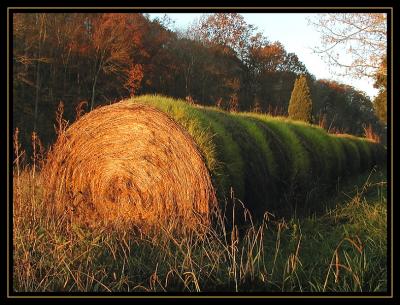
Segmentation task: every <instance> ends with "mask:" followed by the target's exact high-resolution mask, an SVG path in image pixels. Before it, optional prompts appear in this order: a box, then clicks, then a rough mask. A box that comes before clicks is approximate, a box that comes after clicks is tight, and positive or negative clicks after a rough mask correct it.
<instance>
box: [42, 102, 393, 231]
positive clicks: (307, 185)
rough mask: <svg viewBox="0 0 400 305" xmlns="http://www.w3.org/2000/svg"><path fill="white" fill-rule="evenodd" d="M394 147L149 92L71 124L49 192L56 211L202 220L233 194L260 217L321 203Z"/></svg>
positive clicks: (52, 161)
mask: <svg viewBox="0 0 400 305" xmlns="http://www.w3.org/2000/svg"><path fill="white" fill-rule="evenodd" d="M385 154H386V150H385V148H384V147H383V146H382V145H380V144H378V143H374V142H372V141H368V140H366V139H362V138H358V137H354V136H349V135H331V134H328V133H327V132H326V131H324V130H323V129H321V128H319V127H318V126H315V125H311V124H307V123H302V122H297V121H292V120H288V119H287V118H283V117H271V116H268V115H262V114H254V113H228V112H225V111H222V110H220V109H217V108H214V107H203V106H196V105H191V104H188V103H186V102H185V101H183V100H177V99H172V98H167V97H163V96H150V95H146V96H139V97H136V98H133V99H128V100H125V101H122V102H119V103H116V104H113V105H110V106H104V107H101V108H98V109H96V110H94V111H92V112H90V113H88V114H86V115H85V116H83V117H82V118H81V119H80V120H79V121H77V122H75V123H74V124H72V125H71V126H70V128H69V129H68V130H67V131H66V132H65V133H64V134H63V135H62V136H61V137H60V138H59V139H58V140H57V142H56V144H55V146H54V148H53V149H52V151H51V153H50V155H49V161H48V164H47V166H46V170H45V173H46V175H47V177H48V179H47V183H46V189H47V194H48V196H47V197H48V198H49V203H50V206H52V207H54V210H55V211H57V212H62V213H64V212H65V211H66V210H73V215H76V217H80V219H83V220H85V221H89V219H96V221H97V220H98V219H101V220H111V221H113V222H118V221H122V222H126V221H128V222H132V223H137V224H140V226H141V227H143V225H144V224H149V225H150V224H154V223H162V224H163V223H166V225H167V226H175V225H176V224H184V225H180V226H179V227H182V228H183V227H193V226H197V225H198V224H203V223H204V222H206V223H209V215H210V211H211V210H212V209H213V207H216V206H217V204H216V198H217V199H218V204H219V206H220V207H224V206H225V204H226V203H229V202H232V200H231V196H232V194H233V196H234V197H235V198H237V199H240V200H241V201H242V202H243V203H244V205H245V206H246V207H247V208H248V209H249V210H250V211H251V212H252V214H253V216H256V217H262V215H263V213H264V212H265V211H266V210H268V211H272V212H274V213H275V212H279V210H282V211H288V212H289V213H290V212H291V211H292V208H293V207H294V208H296V209H302V210H304V211H305V212H307V211H312V210H316V209H318V208H322V207H319V206H320V205H321V200H315V201H312V200H311V199H310V198H319V197H320V195H324V194H326V193H327V192H328V191H329V190H331V189H334V187H335V184H336V183H337V181H338V178H340V177H345V176H351V175H357V174H359V173H361V172H364V171H367V170H369V169H371V168H372V167H373V166H375V165H376V164H379V163H381V164H382V163H384V162H385ZM214 190H215V191H214ZM311 193H312V196H313V197H312V196H311V195H310V194H311ZM311 201H312V202H311Z"/></svg>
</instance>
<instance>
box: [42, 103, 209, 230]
mask: <svg viewBox="0 0 400 305" xmlns="http://www.w3.org/2000/svg"><path fill="white" fill-rule="evenodd" d="M44 177H46V179H44V180H45V186H44V187H45V196H46V198H47V200H48V203H49V208H50V211H51V212H52V213H55V214H57V215H71V217H73V218H74V219H77V220H79V221H80V222H83V223H87V224H89V225H96V224H98V223H102V224H103V223H112V224H134V225H138V226H140V227H141V228H142V229H143V228H146V227H152V226H153V225H155V224H166V225H167V226H171V224H174V226H175V225H176V226H182V225H183V224H184V226H183V227H185V228H193V227H197V226H199V225H200V224H201V225H204V224H208V223H209V215H210V210H211V209H212V207H213V206H214V205H215V203H216V199H215V192H214V189H213V186H212V183H211V179H210V175H209V173H208V170H207V168H206V166H205V163H204V161H203V159H202V156H201V154H200V153H199V150H198V148H197V146H196V144H195V142H194V141H193V139H192V138H191V137H190V135H189V134H188V133H187V132H186V131H185V130H183V129H182V128H181V127H180V126H179V125H178V124H177V123H176V122H175V121H173V120H172V119H170V118H169V117H168V116H167V115H166V114H164V113H162V112H161V111H159V110H156V109H155V108H152V107H150V106H144V105H140V104H132V103H127V102H120V103H116V104H113V105H109V106H104V107H101V108H98V109H96V110H94V111H92V112H90V113H88V114H86V115H84V116H82V117H81V118H80V119H79V120H78V121H76V122H75V123H74V124H72V125H71V126H70V127H69V128H68V129H67V130H66V131H65V132H64V133H63V134H62V135H60V136H59V138H58V140H57V142H56V144H55V145H54V147H53V149H52V150H51V152H50V153H49V157H48V162H47V164H46V165H45V168H44Z"/></svg>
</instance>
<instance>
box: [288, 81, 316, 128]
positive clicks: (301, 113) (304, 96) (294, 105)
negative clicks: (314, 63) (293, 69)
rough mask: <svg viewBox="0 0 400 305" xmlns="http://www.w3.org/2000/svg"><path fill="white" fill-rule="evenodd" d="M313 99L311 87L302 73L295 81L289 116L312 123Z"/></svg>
mask: <svg viewBox="0 0 400 305" xmlns="http://www.w3.org/2000/svg"><path fill="white" fill-rule="evenodd" d="M311 112H312V101H311V96H310V89H309V88H308V85H307V79H306V77H305V75H301V76H300V77H299V78H297V79H296V82H295V83H294V87H293V91H292V96H291V97H290V102H289V108H288V113H289V118H291V119H293V120H301V121H305V122H309V123H311Z"/></svg>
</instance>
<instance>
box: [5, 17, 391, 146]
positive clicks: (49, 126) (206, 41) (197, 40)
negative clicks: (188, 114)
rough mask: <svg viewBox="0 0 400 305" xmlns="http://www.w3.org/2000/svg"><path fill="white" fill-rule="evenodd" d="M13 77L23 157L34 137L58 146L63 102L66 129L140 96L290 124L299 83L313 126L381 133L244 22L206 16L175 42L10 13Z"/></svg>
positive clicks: (130, 26) (338, 91)
mask: <svg viewBox="0 0 400 305" xmlns="http://www.w3.org/2000/svg"><path fill="white" fill-rule="evenodd" d="M12 68H13V107H14V108H13V124H14V128H15V127H18V128H19V130H20V131H21V132H20V134H21V135H22V138H21V140H22V142H23V144H24V146H25V147H27V146H28V145H27V144H28V143H30V141H31V133H32V131H34V130H36V131H37V132H38V134H39V136H40V137H41V139H42V141H43V142H44V143H45V144H48V143H51V142H52V141H53V140H54V137H55V132H54V127H53V125H54V118H55V115H54V113H55V111H56V109H57V106H58V105H59V103H60V101H62V102H63V103H64V108H65V109H64V110H65V111H64V116H65V118H66V119H67V120H69V121H73V120H75V118H76V109H77V108H84V110H85V111H89V110H90V109H93V108H95V107H97V106H99V105H103V104H109V103H111V102H113V101H117V100H120V99H122V98H126V97H129V96H133V95H138V94H145V93H157V94H163V95H168V96H172V97H177V98H185V99H186V100H188V101H190V102H195V103H199V104H203V105H216V106H218V107H221V108H224V109H229V110H246V111H247V110H252V111H256V112H269V113H273V114H274V113H275V114H287V109H288V103H289V100H290V96H291V92H292V89H293V85H294V82H295V80H296V78H297V77H298V76H299V75H305V76H306V79H307V83H308V85H309V87H310V90H311V97H312V101H313V116H312V120H313V122H316V123H318V122H323V124H325V126H326V128H330V129H337V130H339V131H341V132H347V133H352V134H356V135H361V134H362V133H363V127H364V126H366V125H372V127H373V129H374V130H375V131H377V132H381V131H382V130H383V128H382V126H381V125H380V123H379V121H378V119H377V117H376V115H375V113H374V109H373V105H372V103H371V101H370V99H369V98H368V97H367V96H365V94H364V93H363V92H360V91H357V90H356V89H354V88H353V87H351V86H347V85H343V84H339V83H336V82H332V81H327V80H316V79H315V77H314V76H313V75H311V74H310V73H309V72H308V71H307V68H306V67H305V66H304V64H303V63H301V61H300V60H299V59H298V57H297V56H296V54H294V53H288V52H287V51H286V50H285V49H284V47H283V45H282V44H280V43H279V42H270V41H268V40H267V38H265V37H264V36H263V35H262V34H261V33H257V32H256V29H255V28H254V26H252V25H249V24H247V23H246V22H245V21H244V19H243V17H242V16H241V15H240V14H211V15H204V16H203V17H202V18H201V19H200V20H199V21H198V22H197V24H194V25H193V26H192V27H191V28H190V29H188V31H187V33H177V32H174V31H171V30H169V29H168V28H167V26H165V25H164V23H163V21H162V20H157V19H156V20H151V19H150V18H149V17H148V16H146V15H143V14H138V13H135V14H133V13H130V14H122V13H46V14H42V13H16V14H13V66H12Z"/></svg>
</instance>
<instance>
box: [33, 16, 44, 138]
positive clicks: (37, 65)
mask: <svg viewBox="0 0 400 305" xmlns="http://www.w3.org/2000/svg"><path fill="white" fill-rule="evenodd" d="M36 23H37V24H38V25H39V15H38V14H36ZM39 26H40V30H39V39H38V52H37V54H38V58H37V63H36V92H35V112H34V116H33V131H36V127H37V116H38V108H39V94H40V57H41V55H42V54H41V53H42V25H39Z"/></svg>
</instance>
